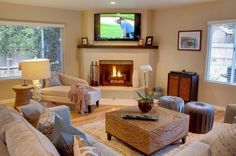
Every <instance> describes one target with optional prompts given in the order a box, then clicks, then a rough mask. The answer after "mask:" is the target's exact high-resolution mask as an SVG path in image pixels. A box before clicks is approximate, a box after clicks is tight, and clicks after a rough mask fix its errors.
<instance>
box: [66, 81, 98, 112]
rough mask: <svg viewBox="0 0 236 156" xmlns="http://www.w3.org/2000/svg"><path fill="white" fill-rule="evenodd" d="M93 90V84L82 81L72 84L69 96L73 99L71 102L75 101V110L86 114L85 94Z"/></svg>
mask: <svg viewBox="0 0 236 156" xmlns="http://www.w3.org/2000/svg"><path fill="white" fill-rule="evenodd" d="M93 90H94V89H93V88H92V87H91V86H89V85H85V84H81V83H76V84H73V85H72V86H71V88H70V91H69V93H68V98H69V99H70V100H71V102H73V103H75V111H77V112H78V113H81V114H84V111H85V109H86V106H87V103H86V98H85V96H86V94H87V93H88V92H89V91H93Z"/></svg>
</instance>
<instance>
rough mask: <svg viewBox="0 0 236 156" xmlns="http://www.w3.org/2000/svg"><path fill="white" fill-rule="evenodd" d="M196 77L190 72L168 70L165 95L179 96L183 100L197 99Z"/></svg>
mask: <svg viewBox="0 0 236 156" xmlns="http://www.w3.org/2000/svg"><path fill="white" fill-rule="evenodd" d="M198 77H199V76H198V75H197V74H196V73H192V72H170V73H169V74H168V87H167V95H170V96H178V97H181V98H182V99H184V101H185V102H189V101H197V94H198Z"/></svg>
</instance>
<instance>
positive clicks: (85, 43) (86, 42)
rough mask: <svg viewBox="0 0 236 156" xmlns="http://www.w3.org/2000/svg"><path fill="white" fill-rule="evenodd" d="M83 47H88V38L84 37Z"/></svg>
mask: <svg viewBox="0 0 236 156" xmlns="http://www.w3.org/2000/svg"><path fill="white" fill-rule="evenodd" d="M82 45H88V37H82Z"/></svg>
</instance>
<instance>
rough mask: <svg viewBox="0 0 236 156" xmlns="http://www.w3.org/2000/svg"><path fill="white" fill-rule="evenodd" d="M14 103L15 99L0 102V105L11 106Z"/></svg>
mask: <svg viewBox="0 0 236 156" xmlns="http://www.w3.org/2000/svg"><path fill="white" fill-rule="evenodd" d="M14 102H15V99H6V100H0V105H2V104H12V103H14Z"/></svg>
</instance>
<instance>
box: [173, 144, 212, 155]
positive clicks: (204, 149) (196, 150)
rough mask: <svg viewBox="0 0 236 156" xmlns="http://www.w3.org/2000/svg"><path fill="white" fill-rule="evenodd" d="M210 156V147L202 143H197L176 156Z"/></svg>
mask: <svg viewBox="0 0 236 156" xmlns="http://www.w3.org/2000/svg"><path fill="white" fill-rule="evenodd" d="M190 155H191V156H208V155H209V145H208V144H205V143H202V142H200V141H195V142H193V143H192V144H190V145H189V146H188V147H186V148H185V149H184V150H182V151H180V152H179V153H177V154H176V155H175V156H190Z"/></svg>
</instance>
